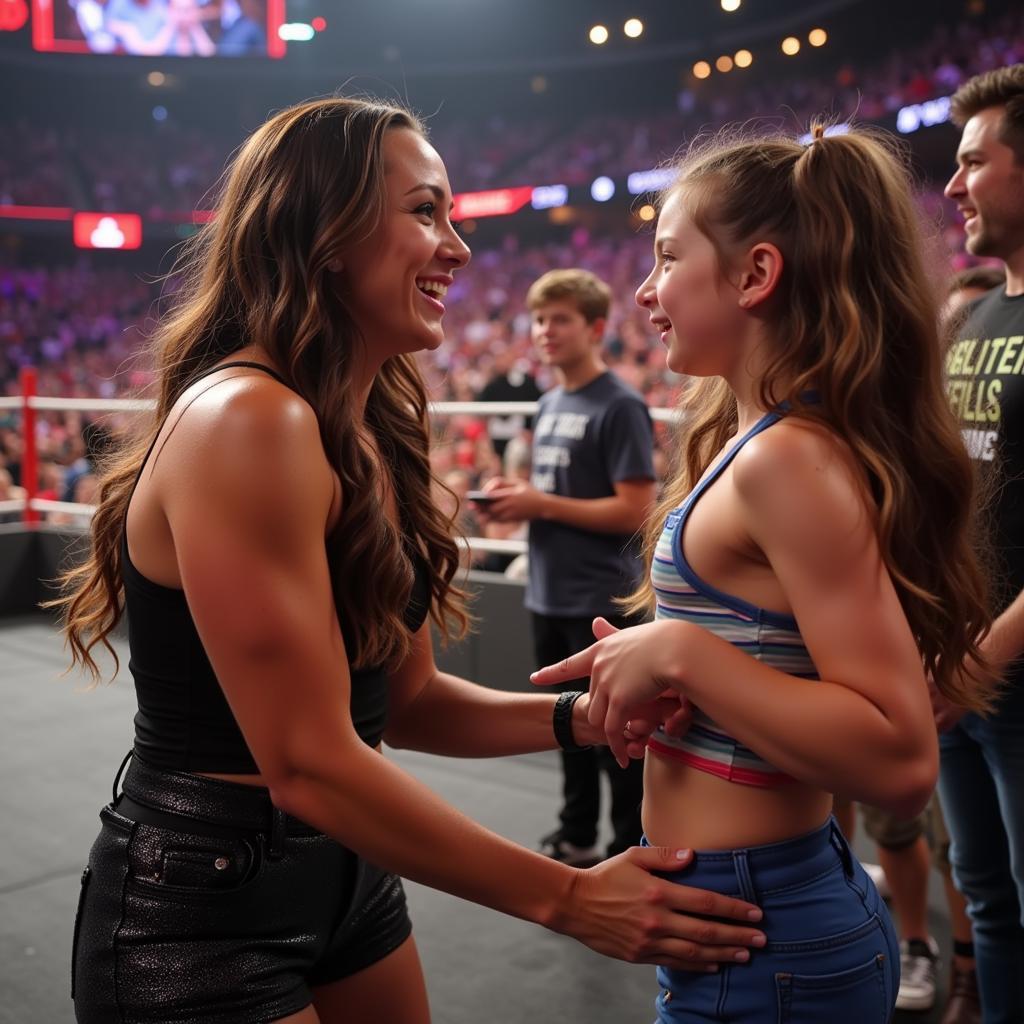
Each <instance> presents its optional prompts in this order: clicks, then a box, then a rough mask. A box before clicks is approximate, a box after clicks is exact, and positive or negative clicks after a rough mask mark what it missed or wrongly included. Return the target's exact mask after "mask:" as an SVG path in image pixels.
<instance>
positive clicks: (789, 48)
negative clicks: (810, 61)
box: [782, 36, 800, 57]
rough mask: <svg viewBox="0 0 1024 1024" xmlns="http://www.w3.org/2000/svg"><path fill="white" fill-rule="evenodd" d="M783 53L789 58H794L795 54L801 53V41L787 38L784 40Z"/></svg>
mask: <svg viewBox="0 0 1024 1024" xmlns="http://www.w3.org/2000/svg"><path fill="white" fill-rule="evenodd" d="M782 52H783V53H784V54H785V55H786V56H787V57H792V56H793V54H795V53H799V52H800V40H799V39H797V37H796V36H786V38H785V39H783V40H782Z"/></svg>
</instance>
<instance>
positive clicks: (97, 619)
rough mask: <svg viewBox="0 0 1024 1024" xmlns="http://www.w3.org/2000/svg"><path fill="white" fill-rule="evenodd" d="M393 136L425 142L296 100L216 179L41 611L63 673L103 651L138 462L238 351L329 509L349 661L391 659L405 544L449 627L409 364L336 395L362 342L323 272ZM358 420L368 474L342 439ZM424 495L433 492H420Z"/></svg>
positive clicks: (367, 226)
mask: <svg viewBox="0 0 1024 1024" xmlns="http://www.w3.org/2000/svg"><path fill="white" fill-rule="evenodd" d="M396 128H403V129H408V130H411V131H415V132H419V133H420V134H423V135H425V129H424V127H423V125H422V124H421V122H420V121H419V120H418V119H417V118H416V117H415V115H413V114H412V113H410V112H409V111H407V110H404V109H401V108H399V107H395V106H391V105H388V104H384V103H379V102H373V101H365V100H360V99H342V98H334V99H323V100H314V101H311V102H308V103H304V104H300V105H298V106H295V107H292V108H290V109H287V110H284V111H282V112H281V113H279V114H277V115H276V116H274V117H272V118H271V119H270V120H269V121H267V122H266V123H265V124H264V125H263V126H262V127H260V128H259V129H258V130H257V131H256V132H254V133H253V134H252V135H251V136H250V137H249V139H248V140H247V141H246V142H245V144H244V145H243V146H242V148H241V149H240V151H239V152H238V154H237V156H236V158H235V159H234V161H233V164H232V165H231V167H230V168H229V170H228V171H227V172H226V174H225V177H224V179H223V185H222V187H221V196H220V200H219V202H218V203H217V206H216V217H215V218H214V219H213V220H212V222H211V223H210V224H208V225H207V226H206V227H205V228H204V230H203V231H202V232H200V233H199V234H198V235H197V236H196V237H195V239H193V240H192V244H191V245H189V246H188V247H187V248H186V250H185V251H184V253H183V256H182V258H181V261H180V265H179V268H178V269H179V273H180V274H181V275H182V276H183V285H182V287H181V289H180V290H179V291H178V292H177V294H176V297H175V301H174V307H173V309H172V310H171V311H170V312H169V315H168V316H167V317H166V318H165V319H164V320H163V321H162V323H161V324H160V326H159V327H158V329H157V330H156V332H155V334H154V338H153V348H154V358H155V365H156V369H157V386H158V389H159V394H158V396H157V402H156V414H155V416H154V418H153V420H152V422H151V424H150V425H149V429H148V431H146V432H145V435H144V436H141V437H140V438H138V440H137V441H135V442H134V443H130V444H128V445H127V446H126V447H125V448H124V449H123V450H122V451H121V452H119V453H116V454H115V455H114V457H113V458H112V459H111V460H110V461H109V462H108V464H107V465H106V466H105V470H104V473H103V477H102V483H101V488H100V504H99V507H98V509H97V511H96V514H95V516H94V517H93V521H92V547H91V553H90V557H89V558H88V560H87V561H85V562H84V563H83V564H82V565H81V566H79V567H78V568H75V569H72V570H71V571H69V572H68V573H67V574H66V575H65V576H64V577H63V579H62V583H63V588H64V593H63V596H62V597H61V598H60V599H58V600H57V601H54V602H53V605H54V606H56V607H59V608H60V609H61V611H62V614H63V617H64V629H65V633H66V636H67V640H68V643H69V646H70V649H71V655H72V663H73V664H81V665H82V666H83V667H85V668H86V669H88V670H89V671H90V673H91V674H92V675H93V677H94V678H98V676H99V670H98V667H97V665H96V662H95V661H94V660H93V657H92V651H93V649H94V648H95V647H96V645H97V644H103V645H104V646H105V647H107V649H108V650H109V651H110V652H111V653H112V654H113V655H114V659H115V663H116V660H117V655H116V653H115V652H114V651H113V648H112V646H111V644H110V641H109V636H110V632H111V630H113V629H114V627H115V626H116V625H117V623H118V621H119V620H120V618H121V615H122V613H123V610H124V591H123V586H122V576H121V551H122V538H123V534H124V527H125V515H126V513H127V510H128V503H129V500H130V498H131V495H132V491H133V489H134V485H135V480H136V478H137V476H138V473H139V470H140V468H141V466H142V462H143V460H144V458H145V455H146V452H147V450H148V449H149V446H150V444H151V442H152V440H153V439H154V438H155V437H156V435H157V433H158V432H159V429H160V426H161V424H163V422H164V420H165V419H166V418H167V415H168V413H169V412H170V410H171V408H172V407H173V406H174V404H175V403H176V402H177V401H178V399H179V398H180V397H181V395H182V393H183V392H184V391H185V390H186V389H187V388H188V387H189V386H190V384H191V383H192V382H193V381H194V380H195V379H196V378H197V376H198V375H199V374H201V373H202V372H203V371H204V370H207V369H209V368H210V367H212V366H214V365H215V364H216V363H218V362H219V361H221V360H223V359H224V358H225V357H227V356H230V355H231V354H232V353H233V352H236V351H238V350H239V349H241V348H242V347H243V346H248V345H252V344H255V345H257V346H259V347H260V349H262V350H263V351H265V352H266V353H268V355H269V356H270V357H271V358H272V360H273V361H274V363H275V364H276V365H277V367H278V368H279V369H281V370H282V371H283V373H284V376H285V379H286V381H287V382H288V383H289V384H290V385H291V386H292V387H293V388H294V389H295V390H296V391H297V392H298V393H299V394H300V395H301V396H302V397H303V398H304V399H305V400H306V401H307V402H308V403H309V404H310V405H311V406H312V408H313V409H314V411H315V412H316V416H317V419H318V421H319V424H320V436H321V440H322V441H323V446H324V451H325V452H326V454H327V459H328V461H329V463H330V465H331V467H332V468H333V469H334V470H335V471H336V472H337V474H338V476H339V478H340V480H341V486H342V493H343V494H344V496H345V500H344V502H343V505H342V511H341V517H340V521H339V522H338V524H337V526H336V528H335V530H334V531H333V534H332V536H333V537H344V543H334V544H331V543H330V539H329V541H328V543H329V545H330V548H331V558H332V563H333V565H334V568H335V571H334V572H333V573H332V576H333V577H334V578H335V580H341V581H342V583H341V584H340V585H338V584H337V583H336V584H335V588H334V599H335V604H336V607H337V611H338V615H339V618H340V620H341V621H342V622H343V623H344V624H345V626H346V641H347V644H348V654H349V657H350V658H351V659H352V663H353V665H354V666H355V667H365V666H370V665H377V664H382V663H386V664H391V665H393V664H395V663H396V662H397V661H398V660H399V659H401V658H402V656H403V655H404V654H405V653H406V652H407V651H408V650H409V646H410V638H409V635H408V632H407V630H406V628H405V626H404V625H403V610H404V608H405V606H406V604H407V602H408V600H409V596H410V592H411V588H412V582H413V567H412V562H411V558H410V551H411V550H417V551H418V552H419V553H420V554H421V555H422V556H424V557H425V560H426V562H427V563H428V565H429V576H430V591H431V607H430V613H431V616H432V618H433V619H434V622H435V623H436V624H437V625H438V627H439V628H440V630H441V632H442V635H443V637H444V638H445V639H447V638H448V637H449V636H451V635H452V634H453V633H454V632H456V631H457V632H458V634H459V635H461V634H462V633H463V632H464V631H465V628H466V626H467V622H468V616H467V615H466V612H465V608H464V594H463V592H462V591H460V590H459V589H458V588H457V587H456V586H454V585H453V582H452V580H453V577H454V575H455V573H456V571H457V569H458V565H459V552H458V548H457V546H456V543H455V541H454V539H453V523H452V522H451V520H449V518H448V517H447V516H445V515H444V514H443V513H442V512H440V511H439V510H438V508H437V506H436V505H435V503H434V502H433V500H432V499H431V485H432V483H433V482H434V480H433V476H432V473H431V469H430V462H429V457H428V449H429V429H428V407H427V397H426V392H425V388H424V384H423V380H422V377H421V375H420V372H419V369H418V367H417V365H416V363H415V360H414V358H413V357H412V356H406V355H401V356H397V357H394V358H392V359H389V360H388V361H387V362H386V363H385V364H384V366H383V367H382V369H381V370H380V372H379V373H378V374H377V377H376V379H375V381H374V384H373V387H372V390H371V392H370V395H369V399H368V402H367V405H366V409H365V419H364V420H363V421H360V419H359V412H358V410H357V408H356V407H355V404H354V402H353V400H352V396H353V394H354V393H355V388H354V386H353V383H352V380H353V372H354V369H355V368H356V367H357V366H358V365H359V358H358V355H359V348H360V346H361V345H362V344H363V340H362V338H361V337H360V334H359V331H358V328H357V326H356V324H355V322H354V321H353V319H352V317H351V315H350V313H349V311H348V310H347V309H346V306H345V302H344V300H343V297H342V296H341V295H339V292H338V290H337V288H336V287H335V285H334V284H333V283H332V280H331V275H330V274H329V273H328V263H329V262H330V261H331V260H332V259H335V258H337V257H338V256H339V254H340V253H342V252H344V251H346V250H347V249H348V248H349V247H350V246H352V245H355V244H357V243H358V242H360V241H362V240H364V239H366V238H367V237H369V236H370V235H371V234H372V233H373V231H374V230H375V229H376V228H377V227H378V226H379V225H380V223H381V221H382V218H383V216H384V199H385V185H384V165H383V158H382V154H381V145H382V142H383V139H384V136H385V133H386V132H388V131H390V130H392V129H396ZM360 426H363V427H364V429H365V428H367V427H368V428H369V429H370V430H371V431H372V433H373V436H374V439H375V441H376V444H377V446H378V449H379V452H380V455H381V461H382V463H383V465H382V466H381V467H380V468H378V464H377V462H376V461H375V459H374V458H373V456H372V455H371V453H370V452H369V451H368V450H367V447H366V446H365V444H364V443H363V442H361V441H360V437H359V428H360ZM382 471H383V472H389V473H390V475H391V478H392V482H393V484H394V489H395V493H396V495H397V498H398V503H399V507H400V509H401V513H402V520H403V521H402V524H401V529H402V531H404V532H405V534H406V535H407V536H406V540H405V541H403V536H402V533H401V532H400V531H399V529H396V527H395V526H394V525H393V524H392V523H391V522H389V520H388V518H387V517H386V516H382V515H381V514H380V500H379V496H380V486H379V483H378V474H379V473H380V472H382ZM438 485H439V486H443V485H440V483H439V482H438Z"/></svg>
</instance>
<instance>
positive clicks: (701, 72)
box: [690, 0, 828, 81]
mask: <svg viewBox="0 0 1024 1024" xmlns="http://www.w3.org/2000/svg"><path fill="white" fill-rule="evenodd" d="M725 3H726V0H722V7H723V9H725V10H735V9H736V8H735V7H733V8H726V7H725ZM736 7H739V4H738V3H737V4H736ZM807 42H808V43H810V45H811V46H814V47H820V46H824V45H825V44H826V43H827V42H828V33H827V32H826V31H825V30H824V29H823V28H812V29H811V30H810V31H809V32H808V33H807ZM802 45H803V44H802V43H801V42H800V39H799V38H798V37H797V36H786V38H785V39H783V40H782V41H781V42H780V43H779V49H781V50H782V52H783V53H784V54H785V55H786V56H787V57H794V56H796V54H798V53H799V52H800V48H801V46H802ZM753 63H754V54H753V53H752V52H751V51H750V50H747V49H740V50H737V51H736V52H735V53H734V54H732V56H730V55H729V54H727V53H722V54H719V56H718V57H716V58H715V60H714V63H713V64H712V62H711V61H710V60H698V61H696V62H695V63H694V65H693V67H692V68H691V69H690V73H691V74H692V75H693V77H694V78H696V79H699V80H701V81H703V80H704V79H705V78H710V77H711V72H712V71H713V70H714V71H718V72H719V74H723V75H725V74H728V73H729V72H730V71H732V70H733V68H741V69H742V68H749V67H750V66H751V64H753Z"/></svg>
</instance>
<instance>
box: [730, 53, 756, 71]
mask: <svg viewBox="0 0 1024 1024" xmlns="http://www.w3.org/2000/svg"><path fill="white" fill-rule="evenodd" d="M733 60H734V61H736V67H738V68H749V67H750V65H751V64H753V63H754V55H753V54H752V53H751V52H750V51H749V50H737V51H736V55H735V56H734V57H733Z"/></svg>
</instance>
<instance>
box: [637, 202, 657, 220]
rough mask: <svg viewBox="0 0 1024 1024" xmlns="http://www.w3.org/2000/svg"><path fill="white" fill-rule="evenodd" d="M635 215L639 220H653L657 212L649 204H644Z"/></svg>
mask: <svg viewBox="0 0 1024 1024" xmlns="http://www.w3.org/2000/svg"><path fill="white" fill-rule="evenodd" d="M636 213H637V216H638V217H639V218H640V219H641V220H654V218H655V217H657V216H658V211H657V210H656V209H655V208H654V207H653V206H651V204H650V203H645V204H644V205H643V206H641V207H640V209H639V210H637V212H636Z"/></svg>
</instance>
